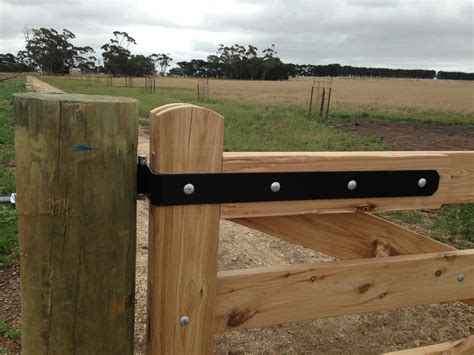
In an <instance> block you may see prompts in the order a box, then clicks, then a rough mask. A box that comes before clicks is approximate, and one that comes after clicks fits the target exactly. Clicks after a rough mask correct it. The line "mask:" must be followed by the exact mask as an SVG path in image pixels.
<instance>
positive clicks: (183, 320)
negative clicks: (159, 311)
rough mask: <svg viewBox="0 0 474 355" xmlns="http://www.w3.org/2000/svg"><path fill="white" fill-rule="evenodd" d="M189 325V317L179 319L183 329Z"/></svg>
mask: <svg viewBox="0 0 474 355" xmlns="http://www.w3.org/2000/svg"><path fill="white" fill-rule="evenodd" d="M188 324H189V317H188V316H182V317H181V318H179V325H180V326H182V327H185V326H187V325H188Z"/></svg>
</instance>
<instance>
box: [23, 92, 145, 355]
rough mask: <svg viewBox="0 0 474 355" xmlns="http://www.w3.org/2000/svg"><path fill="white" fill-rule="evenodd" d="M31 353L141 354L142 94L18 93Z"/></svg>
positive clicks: (26, 341) (26, 327) (27, 349)
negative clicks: (136, 330)
mask: <svg viewBox="0 0 474 355" xmlns="http://www.w3.org/2000/svg"><path fill="white" fill-rule="evenodd" d="M14 116H15V149H16V184H17V201H16V203H17V213H18V218H19V235H20V262H21V264H20V265H21V266H20V267H21V313H22V321H21V323H22V353H23V354H47V353H50V354H73V353H77V354H92V353H94V354H96V353H99V354H132V353H133V326H134V303H135V297H134V295H135V248H136V247H135V245H136V158H137V157H136V151H137V129H138V102H137V101H136V100H132V99H127V98H118V97H106V96H88V95H70V94H59V95H58V94H35V93H25V94H16V95H15V96H14Z"/></svg>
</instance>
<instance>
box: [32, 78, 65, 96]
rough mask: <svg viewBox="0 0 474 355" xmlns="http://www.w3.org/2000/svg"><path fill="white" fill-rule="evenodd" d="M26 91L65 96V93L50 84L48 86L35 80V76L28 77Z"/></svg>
mask: <svg viewBox="0 0 474 355" xmlns="http://www.w3.org/2000/svg"><path fill="white" fill-rule="evenodd" d="M26 89H27V90H28V91H33V92H42V93H48V94H64V91H63V90H61V89H58V88H55V87H54V86H51V85H49V84H46V83H45V82H44V81H42V80H39V79H38V78H35V77H34V76H31V75H27V76H26Z"/></svg>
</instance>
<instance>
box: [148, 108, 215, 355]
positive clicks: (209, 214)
mask: <svg viewBox="0 0 474 355" xmlns="http://www.w3.org/2000/svg"><path fill="white" fill-rule="evenodd" d="M223 140H224V120H223V118H222V117H221V116H220V115H218V114H217V113H215V112H213V111H209V110H207V109H204V108H201V107H197V106H191V105H179V104H178V105H175V106H173V105H170V106H167V108H163V109H162V110H160V109H156V110H153V111H152V112H151V113H150V165H151V168H152V169H153V170H154V171H155V172H158V173H186V172H189V173H191V172H193V173H217V172H221V171H222V151H223ZM187 184H189V185H192V188H191V187H190V186H188V188H187V189H186V191H185V187H184V186H183V195H186V194H192V193H193V192H194V191H198V190H199V185H197V184H196V183H195V182H193V181H189V182H187ZM219 219H220V204H209V205H185V206H182V205H181V206H166V207H158V206H153V205H150V226H149V228H150V233H149V247H148V253H149V254H148V260H149V262H148V320H147V322H148V324H147V327H148V331H147V334H148V336H147V353H148V354H149V355H151V354H153V355H155V354H162V355H172V354H193V355H194V354H197V355H199V354H206V355H207V354H212V349H213V343H214V304H215V298H216V292H217V291H216V287H217V247H218V241H219Z"/></svg>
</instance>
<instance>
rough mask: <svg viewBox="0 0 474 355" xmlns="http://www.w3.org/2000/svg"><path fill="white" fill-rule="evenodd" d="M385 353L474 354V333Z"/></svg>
mask: <svg viewBox="0 0 474 355" xmlns="http://www.w3.org/2000/svg"><path fill="white" fill-rule="evenodd" d="M384 354H385V355H472V354H474V335H471V336H470V337H468V338H466V339H462V340H456V341H450V342H446V343H442V344H435V345H429V346H423V347H419V348H413V349H406V350H400V351H393V352H390V353H384Z"/></svg>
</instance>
